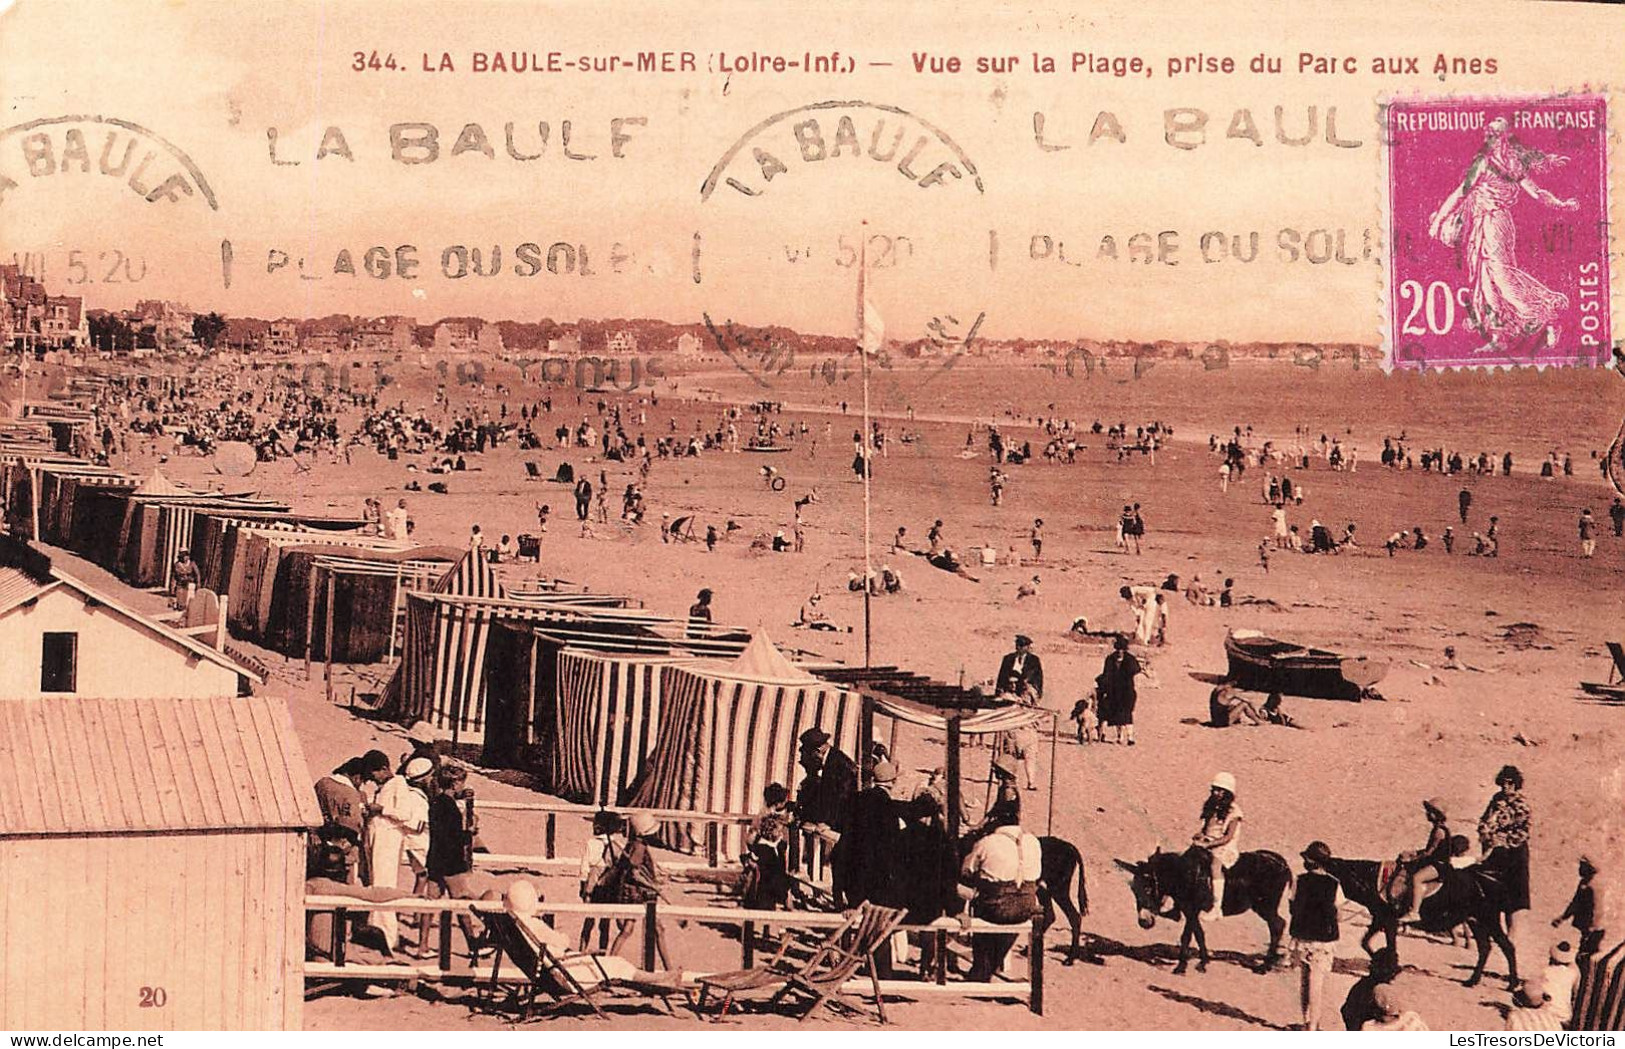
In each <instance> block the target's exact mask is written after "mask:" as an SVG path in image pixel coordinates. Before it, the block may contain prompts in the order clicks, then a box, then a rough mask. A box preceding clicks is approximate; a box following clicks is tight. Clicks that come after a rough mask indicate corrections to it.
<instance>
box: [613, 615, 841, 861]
mask: <svg viewBox="0 0 1625 1049" xmlns="http://www.w3.org/2000/svg"><path fill="white" fill-rule="evenodd" d="M861 708H862V700H861V698H860V697H859V695H858V693H856V692H852V691H849V690H847V689H845V688H842V687H841V686H840V685H837V684H834V683H832V682H828V681H824V680H821V679H819V678H816V677H814V676H812V675H811V674H808V673H807V672H805V671H803V670H801V669H800V668H799V667H796V666H795V665H794V664H792V663H790V661H789V660H787V659H785V657H784V656H783V654H782V653H780V652H779V651H778V650H777V649H776V648H774V647H773V643H772V641H770V640H769V639H768V637H767V635H766V633H764V632H762V631H758V632H757V633H756V634H755V635H754V636H753V637H752V638H751V641H750V644H749V645H747V646H746V648H745V650H744V651H743V652H741V653H740V655H739V657H738V658H737V659H735V660H733V661H731V662H719V661H712V660H707V661H699V662H694V663H687V664H673V665H671V666H667V667H666V668H665V681H664V683H663V685H662V689H661V718H660V730H659V737H658V739H657V740H656V742H655V747H654V750H653V751H652V752H651V753H650V755H649V759H648V763H647V765H646V767H645V770H644V774H643V776H642V777H641V778H640V779H639V780H638V782H637V783H636V784H635V785H634V786H633V788H632V790H631V791H630V792H629V793H630V800H629V802H628V803H629V804H631V805H634V806H639V807H644V808H661V809H691V810H693V811H696V812H713V813H752V812H760V811H761V809H762V791H763V790H764V789H765V788H766V787H767V786H768V785H769V784H772V783H782V784H784V785H785V786H786V787H788V788H790V789H791V790H792V791H794V789H795V785H796V783H797V781H798V780H799V778H800V768H799V765H798V763H797V758H798V757H799V755H800V745H799V740H800V736H801V734H802V733H803V732H806V731H807V730H808V729H811V728H821V729H823V730H824V731H825V732H828V733H829V734H830V736H831V739H832V741H833V745H834V746H835V747H837V748H839V749H840V750H842V751H843V752H845V753H847V754H849V755H850V754H852V753H853V748H854V747H855V746H856V745H857V740H858V719H859V715H860V713H861ZM696 829H697V825H694V824H683V825H668V826H667V827H666V828H665V833H666V835H667V843H668V844H671V845H673V846H674V847H678V848H684V849H688V848H692V847H693V844H694V841H695V831H696ZM743 844H744V842H743V829H742V828H740V827H738V826H733V827H728V828H725V829H724V833H723V841H722V845H723V849H724V851H725V852H728V853H737V852H738V851H739V850H740V849H741V848H742V847H743Z"/></svg>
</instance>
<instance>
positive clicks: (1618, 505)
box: [1608, 495, 1625, 539]
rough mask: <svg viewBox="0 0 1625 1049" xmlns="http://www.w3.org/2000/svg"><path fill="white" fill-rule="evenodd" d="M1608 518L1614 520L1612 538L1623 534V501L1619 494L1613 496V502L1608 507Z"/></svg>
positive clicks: (1624, 518)
mask: <svg viewBox="0 0 1625 1049" xmlns="http://www.w3.org/2000/svg"><path fill="white" fill-rule="evenodd" d="M1608 519H1609V520H1611V521H1613V522H1614V538H1616V539H1617V538H1619V537H1620V536H1622V535H1625V502H1621V501H1620V498H1619V496H1617V495H1616V496H1614V504H1613V505H1612V506H1610V507H1609V508H1608Z"/></svg>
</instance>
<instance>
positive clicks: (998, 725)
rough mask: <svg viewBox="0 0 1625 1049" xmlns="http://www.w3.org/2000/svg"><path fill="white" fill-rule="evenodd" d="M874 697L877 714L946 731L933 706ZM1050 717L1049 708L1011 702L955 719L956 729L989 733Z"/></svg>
mask: <svg viewBox="0 0 1625 1049" xmlns="http://www.w3.org/2000/svg"><path fill="white" fill-rule="evenodd" d="M874 700H875V713H877V714H884V715H886V716H887V717H890V718H896V719H897V720H898V721H906V722H908V723H909V724H911V725H922V726H924V727H926V728H932V729H937V730H938V731H942V730H946V729H947V727H948V718H947V716H946V715H944V714H943V712H942V711H941V710H940V709H938V708H936V707H928V706H925V705H924V704H920V703H910V702H909V701H908V700H905V699H898V698H896V697H895V696H886V695H877V696H875V697H874ZM1054 716H1055V712H1054V711H1052V710H1046V709H1044V708H1042V707H1024V706H1022V705H1020V704H1018V703H1012V704H1011V705H1010V706H1007V707H993V708H991V709H988V710H976V711H972V712H969V713H967V714H965V715H963V716H962V717H960V719H959V731H961V732H963V733H965V734H967V735H972V736H976V735H983V734H985V733H989V732H1013V731H1015V730H1016V729H1023V728H1028V727H1031V726H1034V725H1043V724H1047V723H1048V722H1049V721H1050V719H1051V718H1053V717H1054Z"/></svg>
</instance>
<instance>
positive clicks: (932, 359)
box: [692, 99, 987, 389]
mask: <svg viewBox="0 0 1625 1049" xmlns="http://www.w3.org/2000/svg"><path fill="white" fill-rule="evenodd" d="M854 166H856V167H857V168H858V169H862V170H872V171H882V170H884V171H886V172H889V173H891V174H892V175H893V176H894V177H895V176H901V178H902V179H904V180H906V182H907V183H908V184H910V185H911V186H913V187H915V188H917V189H919V190H935V191H936V192H937V193H939V194H940V193H942V192H944V191H945V190H946V189H947V187H950V186H953V185H955V184H956V183H957V184H961V185H963V186H964V187H965V191H967V192H973V193H974V194H976V195H984V194H985V193H986V192H987V187H986V185H985V183H984V181H983V178H982V175H981V172H980V171H979V170H978V168H977V165H976V162H975V161H974V160H973V159H972V158H971V156H970V155H969V153H967V151H966V150H965V148H964V147H963V146H961V145H960V143H959V141H958V140H957V139H956V138H955V137H954V136H953V135H951V134H950V133H949V132H948V131H946V130H945V129H943V128H942V127H941V126H940V125H939V124H937V123H936V122H934V121H933V120H931V119H930V118H929V117H927V116H925V115H922V114H919V113H916V112H912V111H910V110H907V109H903V108H901V107H899V106H895V105H891V104H888V103H884V102H877V101H873V100H864V99H856V100H844V101H822V102H813V103H810V104H808V105H804V106H799V107H797V108H794V109H789V110H784V111H782V112H779V113H775V114H773V115H771V116H768V117H766V118H765V119H763V120H761V121H759V122H758V123H756V124H754V125H753V126H751V127H750V128H749V129H748V130H747V131H745V132H744V133H743V134H742V135H740V136H739V137H738V138H737V139H736V140H735V141H734V142H733V143H732V144H731V145H730V146H729V147H728V148H727V149H726V150H725V151H724V152H723V154H722V155H721V157H720V158H718V160H717V161H716V163H715V164H714V165H713V166H712V168H711V170H710V171H709V172H708V173H707V175H706V177H705V179H704V181H703V182H702V183H701V186H700V192H699V199H700V203H701V204H702V205H703V204H706V203H707V202H709V201H711V200H712V199H713V194H715V193H716V191H717V190H718V189H719V188H726V189H729V190H732V191H733V192H732V193H730V194H727V195H726V196H727V197H728V198H730V199H731V200H734V201H737V202H738V203H739V204H740V205H742V206H746V207H762V206H763V202H762V201H761V200H760V198H762V197H763V196H765V195H767V194H768V192H769V186H770V184H771V183H772V182H773V181H774V180H775V179H785V180H787V181H794V179H793V178H788V177H789V176H796V175H799V176H801V178H803V179H805V177H806V175H807V174H811V173H816V172H829V173H832V174H833V173H835V172H837V171H839V172H841V173H842V176H843V177H844V175H845V173H846V172H848V171H851V170H853V169H854ZM931 206H932V203H931V197H930V194H925V195H922V196H921V198H920V203H919V204H918V205H914V207H927V208H929V207H931ZM715 207H716V205H715V204H713V205H712V208H713V209H714V208H715ZM794 208H795V205H790V206H789V207H788V208H787V209H786V210H785V211H783V212H781V214H784V215H788V214H793V213H794ZM850 210H851V209H850V208H847V207H842V206H837V207H836V209H835V212H834V214H833V215H831V214H829V213H822V212H821V213H820V216H819V218H818V222H819V227H818V228H816V229H814V230H798V231H796V232H795V233H793V234H792V236H794V237H796V238H797V240H796V242H795V243H788V242H787V243H785V244H784V246H783V248H784V251H783V258H784V262H785V264H787V265H790V266H794V267H795V268H796V269H797V270H799V271H800V272H801V273H804V274H806V275H807V276H808V277H811V278H812V279H813V280H814V281H819V282H822V281H825V280H827V279H828V277H829V274H830V271H829V270H827V269H822V270H821V272H820V274H819V275H818V276H816V277H815V276H813V270H814V268H815V267H817V266H818V263H823V262H833V263H834V265H835V267H836V268H835V271H834V272H835V273H836V274H837V275H838V277H839V278H840V279H845V278H848V277H850V278H851V279H852V280H853V283H854V287H855V288H856V287H857V286H860V285H859V284H858V281H857V277H858V270H859V269H860V268H862V269H865V270H866V272H867V273H869V274H870V275H871V278H872V276H873V275H874V274H876V273H883V272H884V271H885V270H888V269H896V268H901V267H903V266H905V265H908V266H911V267H912V266H916V265H919V266H926V267H929V266H931V265H933V264H934V261H933V259H931V258H930V257H929V256H928V255H927V253H926V252H924V251H921V252H919V253H918V257H917V253H916V244H915V238H914V237H912V236H910V235H908V234H907V233H895V234H894V233H892V232H883V231H881V230H879V229H874V230H871V229H870V228H869V227H868V226H867V224H866V223H863V222H861V221H860V220H859V219H857V218H855V217H854V218H853V219H852V221H850V222H848V221H846V218H845V216H846V215H847V213H848V212H849V211H850ZM858 214H862V211H861V209H860V210H859V212H858ZM911 217H917V215H915V214H914V213H913V212H912V208H911V207H907V206H906V207H905V208H904V214H901V215H897V216H895V219H896V221H898V222H899V223H901V224H902V225H903V226H904V227H907V226H908V223H909V221H910V219H911ZM832 230H833V232H834V234H835V235H834V240H835V248H834V249H833V250H824V248H815V247H814V244H815V243H818V242H821V241H822V242H827V240H828V239H829V235H830V233H831V231H832ZM967 243H969V240H968V239H967ZM706 246H708V245H707V238H706V237H705V236H704V234H703V233H702V232H699V231H697V232H696V233H695V236H694V252H693V267H692V269H693V278H694V282H695V283H696V284H700V283H702V282H703V278H702V270H701V266H700V259H701V256H702V254H703V253H704V249H705V247H706ZM826 247H827V244H826ZM735 261H737V260H735ZM879 312H880V311H879V310H878V309H877V308H876V306H875V305H874V303H873V302H870V301H867V300H866V302H865V307H864V315H865V316H866V317H867V320H866V321H865V322H864V323H865V324H866V325H868V326H871V327H873V326H876V325H878V326H879V328H880V329H881V330H882V331H883V334H881V335H880V336H879V349H878V351H876V352H873V353H871V354H870V355H869V360H870V363H871V364H872V365H873V366H874V367H875V368H876V369H877V370H878V376H879V377H880V378H881V380H882V381H883V382H884V383H885V384H887V386H888V388H893V389H894V388H896V386H897V383H898V378H899V375H900V373H902V372H905V371H915V370H918V371H919V372H920V374H921V375H922V378H921V380H920V382H921V384H922V385H923V384H924V383H925V382H929V381H930V379H931V378H932V377H934V376H935V375H937V374H940V372H941V371H943V370H946V369H950V368H952V367H953V365H954V364H955V362H956V361H957V360H958V359H959V358H960V357H961V356H962V355H963V354H964V353H965V352H967V351H968V350H969V349H970V348H971V347H972V346H974V345H975V343H976V340H977V338H978V333H979V332H980V330H981V327H982V325H983V323H984V321H985V320H986V317H987V313H986V310H984V309H980V308H977V309H971V308H969V307H968V306H967V305H966V304H963V303H960V304H958V305H954V306H951V307H946V308H941V309H937V310H935V311H934V312H932V313H931V315H930V317H929V319H928V320H926V321H924V322H923V323H922V322H919V321H917V320H914V321H910V322H909V323H908V326H907V327H903V328H899V327H898V326H897V325H895V324H888V323H887V322H886V321H884V320H882V319H880V318H879V317H878V313H879ZM704 320H705V325H706V328H707V332H708V334H709V335H710V338H711V342H712V343H713V344H714V346H715V348H716V349H717V350H719V351H720V352H721V353H722V354H723V356H724V357H726V358H727V359H728V360H729V361H730V362H731V363H732V364H733V365H734V366H735V367H736V368H738V369H739V370H740V371H741V372H743V373H744V374H745V375H747V376H748V377H749V378H750V379H751V381H752V382H753V383H754V384H755V385H756V386H757V387H760V388H763V389H770V388H772V387H773V385H774V382H775V380H776V379H778V378H779V377H780V376H785V375H787V374H793V373H799V372H801V371H805V372H806V374H807V377H808V378H809V379H811V380H813V381H814V382H815V383H816V382H817V381H818V380H822V381H823V382H824V383H826V384H828V385H832V386H833V385H834V384H835V383H836V382H837V381H840V380H845V379H849V378H851V377H852V375H853V374H854V373H855V372H857V371H858V370H860V364H861V360H860V358H859V354H860V353H861V352H863V351H860V350H859V349H858V338H857V335H858V333H857V331H856V330H854V331H853V332H852V333H851V336H850V337H841V336H837V337H835V338H832V339H812V340H799V341H801V342H803V343H804V345H803V346H802V347H801V349H802V353H801V354H800V355H798V353H797V346H796V345H793V344H792V343H791V342H790V341H786V340H785V339H783V338H780V337H778V336H777V335H776V334H775V333H773V332H768V331H752V330H749V329H743V328H741V327H739V326H737V325H736V324H735V323H734V322H733V321H732V320H731V319H727V318H726V317H725V316H722V315H716V314H713V313H712V312H709V311H708V312H706V313H705V314H704ZM814 344H816V345H814ZM889 346H898V347H902V346H908V347H910V348H911V349H912V355H911V356H910V357H908V358H907V359H906V360H905V359H904V358H903V357H902V356H901V355H899V354H893V353H892V352H890V351H889V349H888V347H889ZM911 364H912V365H918V366H919V367H918V368H917V369H916V368H914V367H910V365H911Z"/></svg>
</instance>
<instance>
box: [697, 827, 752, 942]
mask: <svg viewBox="0 0 1625 1049" xmlns="http://www.w3.org/2000/svg"><path fill="white" fill-rule="evenodd" d="M718 830H719V828H718V827H717V825H716V824H715V823H707V824H706V825H705V862H706V865H707V866H710V867H717V866H720V865H721V864H720V860H721V852H722V846H721V843H720V841H719V839H720V838H721V837H722V835H721V834H720V833H718ZM746 968H749V966H746Z"/></svg>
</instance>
